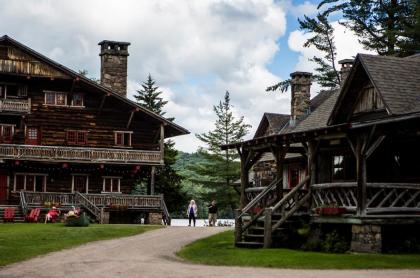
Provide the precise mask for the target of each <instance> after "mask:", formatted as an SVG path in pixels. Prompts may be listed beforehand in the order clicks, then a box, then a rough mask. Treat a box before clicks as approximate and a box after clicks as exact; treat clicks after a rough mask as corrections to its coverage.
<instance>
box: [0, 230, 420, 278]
mask: <svg viewBox="0 0 420 278" xmlns="http://www.w3.org/2000/svg"><path fill="white" fill-rule="evenodd" d="M222 230H224V229H223V228H208V227H203V228H192V227H169V228H166V229H159V230H155V231H151V232H147V233H144V234H140V235H137V236H132V237H127V238H122V239H115V240H107V241H99V242H93V243H88V244H85V245H82V246H80V247H76V248H72V249H68V250H64V251H59V252H54V253H50V254H47V255H44V256H41V257H37V258H34V259H31V260H28V261H25V262H21V263H16V264H13V265H9V266H7V267H4V268H0V277H8V278H12V277H61V278H62V277H78V278H85V277H159V278H165V277H174V278H175V277H180V278H181V277H182V278H188V277H193V278H198V277H220V278H221V277H232V278H233V277H238V278H254V277H281V278H289V277H290V278H292V277H293V278H299V277H308V278H309V277H311V278H312V277H322V278H327V277H334V278H336V277H348V278H356V277H369V278H375V277H380V278H387V277H398V278H405V277H416V278H418V277H420V270H411V271H410V270H361V271H354V270H344V271H337V270H289V269H265V268H239V267H214V266H203V265H196V264H190V263H186V262H183V261H181V260H180V259H178V258H177V257H176V256H175V255H174V252H175V251H177V250H179V249H180V248H181V247H182V246H183V245H185V244H187V243H189V242H191V241H194V240H196V239H198V238H202V237H206V236H209V235H212V234H215V233H217V232H220V231H222Z"/></svg>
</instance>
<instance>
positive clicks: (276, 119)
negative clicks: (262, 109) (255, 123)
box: [264, 113, 290, 133]
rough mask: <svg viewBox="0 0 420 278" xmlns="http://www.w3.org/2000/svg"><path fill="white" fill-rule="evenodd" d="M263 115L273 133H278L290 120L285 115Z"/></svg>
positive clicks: (288, 116)
mask: <svg viewBox="0 0 420 278" xmlns="http://www.w3.org/2000/svg"><path fill="white" fill-rule="evenodd" d="M264 115H265V116H266V117H267V121H268V123H269V124H270V127H271V128H272V130H273V132H274V133H279V132H280V131H281V130H282V129H283V127H284V126H285V125H286V124H287V123H288V122H289V119H290V115H285V114H274V113H264Z"/></svg>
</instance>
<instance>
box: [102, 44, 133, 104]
mask: <svg viewBox="0 0 420 278" xmlns="http://www.w3.org/2000/svg"><path fill="white" fill-rule="evenodd" d="M98 45H100V46H101V53H100V54H99V56H101V84H102V85H104V86H106V87H108V88H110V89H112V90H113V91H115V92H116V93H118V94H120V95H122V96H124V97H127V58H128V46H129V45H130V43H129V42H116V41H106V40H105V41H101V42H100V43H99V44H98Z"/></svg>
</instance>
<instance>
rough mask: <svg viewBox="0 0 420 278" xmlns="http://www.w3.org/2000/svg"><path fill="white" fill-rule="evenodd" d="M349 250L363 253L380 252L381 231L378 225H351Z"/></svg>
mask: <svg viewBox="0 0 420 278" xmlns="http://www.w3.org/2000/svg"><path fill="white" fill-rule="evenodd" d="M351 232H352V240H351V247H350V250H351V251H353V252H363V253H380V252H382V232H381V226H379V225H353V226H352V228H351Z"/></svg>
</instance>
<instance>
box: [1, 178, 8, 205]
mask: <svg viewBox="0 0 420 278" xmlns="http://www.w3.org/2000/svg"><path fill="white" fill-rule="evenodd" d="M6 201H7V176H6V175H0V203H5V202H6Z"/></svg>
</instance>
